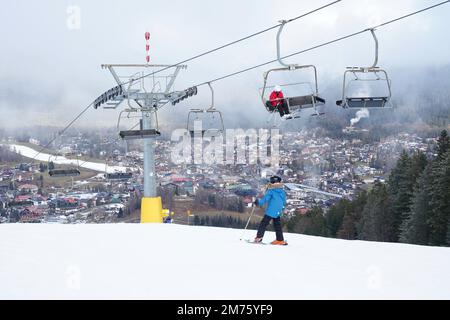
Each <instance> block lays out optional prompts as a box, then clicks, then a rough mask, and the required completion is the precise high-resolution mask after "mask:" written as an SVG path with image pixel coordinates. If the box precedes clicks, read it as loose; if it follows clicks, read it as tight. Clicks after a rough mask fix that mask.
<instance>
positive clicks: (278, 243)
mask: <svg viewBox="0 0 450 320" xmlns="http://www.w3.org/2000/svg"><path fill="white" fill-rule="evenodd" d="M270 244H273V245H278V246H287V242H286V241H280V240H274V241H272V242H271V243H270Z"/></svg>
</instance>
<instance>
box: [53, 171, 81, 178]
mask: <svg viewBox="0 0 450 320" xmlns="http://www.w3.org/2000/svg"><path fill="white" fill-rule="evenodd" d="M48 174H49V175H50V177H53V178H57V177H76V176H79V175H80V174H81V173H80V170H78V169H53V170H49V171H48Z"/></svg>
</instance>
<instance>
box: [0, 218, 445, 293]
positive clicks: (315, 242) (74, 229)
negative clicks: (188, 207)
mask: <svg viewBox="0 0 450 320" xmlns="http://www.w3.org/2000/svg"><path fill="white" fill-rule="evenodd" d="M241 234H242V230H234V229H222V228H209V227H192V226H190V227H189V226H180V225H173V224H172V225H170V224H103V225H55V224H52V225H45V224H35V225H33V224H2V225H0V235H1V244H0V299H16V298H25V299H35V298H43V299H55V298H59V299H61V298H62V299H97V298H101V299H450V277H449V276H448V272H449V270H450V248H437V247H422V246H412V245H404V244H390V243H377V242H364V241H345V240H336V239H326V238H320V237H310V236H303V235H296V234H287V235H286V239H287V240H288V242H289V246H284V247H283V246H271V245H255V244H249V243H246V242H243V241H239V239H240V236H241ZM253 236H254V232H253V231H248V233H247V235H246V237H247V238H251V237H253ZM273 238H274V235H273V234H272V233H268V234H266V237H265V241H271V240H273Z"/></svg>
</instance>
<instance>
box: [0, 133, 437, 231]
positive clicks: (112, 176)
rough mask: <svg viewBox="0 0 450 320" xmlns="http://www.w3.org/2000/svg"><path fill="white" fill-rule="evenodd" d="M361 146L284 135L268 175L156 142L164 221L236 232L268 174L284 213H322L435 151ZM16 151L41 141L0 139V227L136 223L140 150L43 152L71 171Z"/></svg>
mask: <svg viewBox="0 0 450 320" xmlns="http://www.w3.org/2000/svg"><path fill="white" fill-rule="evenodd" d="M363 140H364V139H363V138H361V137H359V136H358V135H347V136H345V137H344V138H342V139H333V138H330V137H323V136H322V135H320V134H317V133H316V132H314V131H308V132H306V131H300V132H286V133H283V143H282V144H280V163H279V165H278V166H276V167H270V168H269V167H267V166H264V165H263V164H261V163H257V164H248V165H244V164H236V165H207V164H189V163H182V164H174V163H173V162H172V161H171V158H170V155H171V148H172V147H173V142H171V141H170V140H168V139H159V140H157V141H156V144H157V147H156V150H157V152H156V159H155V160H156V161H155V162H156V172H157V179H158V194H159V195H160V196H161V197H162V201H163V203H164V206H165V208H167V209H169V210H170V212H171V214H170V220H168V221H170V222H173V223H181V224H189V225H194V224H195V225H217V226H231V227H239V226H240V225H241V224H242V221H245V220H246V219H247V216H248V212H249V210H250V209H249V208H250V207H251V205H252V202H253V201H254V198H255V197H257V196H261V195H262V193H263V191H264V187H265V185H266V183H267V181H268V180H267V179H268V177H269V176H270V175H271V174H274V173H276V174H281V175H282V176H283V177H284V182H285V189H286V191H287V195H288V200H287V207H286V213H287V214H288V215H296V214H305V213H306V212H307V211H308V210H309V209H311V208H312V207H314V206H320V207H322V209H323V210H324V212H326V210H327V208H329V207H330V206H331V205H333V204H334V203H336V202H337V201H339V200H340V199H342V198H348V199H352V197H353V196H354V195H355V193H356V192H357V190H359V189H368V188H370V187H371V185H372V184H373V183H374V182H375V181H380V182H384V181H385V180H386V179H387V174H388V172H389V171H390V169H391V168H392V167H393V165H395V161H396V159H397V158H398V155H399V154H400V153H401V152H402V151H403V150H406V151H408V152H414V151H418V150H420V151H422V152H423V153H424V154H426V155H427V156H432V152H433V151H432V150H433V149H434V145H435V143H436V139H434V138H421V137H419V136H418V135H417V134H408V133H404V134H399V135H395V136H390V137H388V138H384V139H382V140H380V141H378V142H372V143H367V142H364V141H363ZM20 145H21V146H28V147H29V148H31V149H32V150H39V148H40V147H41V145H42V143H41V142H40V141H39V140H38V139H36V138H29V139H28V141H25V142H19V141H17V138H16V137H11V136H9V137H3V139H2V140H1V143H0V151H1V155H0V157H1V159H2V161H1V163H0V222H1V223H15V222H22V223H39V222H46V223H52V222H53V223H108V222H139V219H140V214H139V209H140V203H141V202H140V200H141V198H142V196H143V153H142V152H141V150H140V149H139V145H133V144H130V145H128V144H127V142H124V141H120V142H117V139H113V138H111V139H104V140H103V141H101V142H99V141H97V140H95V138H93V136H91V135H83V134H80V133H77V134H73V135H69V136H67V137H65V139H64V141H62V142H61V143H60V145H58V146H55V149H53V150H52V149H51V148H49V150H48V151H49V152H53V153H54V154H55V155H57V157H65V158H67V159H77V162H76V163H77V165H65V164H64V165H59V164H58V163H57V161H56V160H55V157H56V156H53V155H52V156H49V159H48V161H36V160H34V161H32V159H31V158H27V157H25V156H22V155H21V154H20V153H21V152H20V151H18V150H17V146H20ZM56 147H57V148H56ZM56 159H57V158H56ZM83 161H84V163H87V161H89V162H91V163H97V164H98V166H97V170H92V169H86V168H84V167H83ZM80 164H81V165H80ZM74 166H79V170H80V175H79V176H77V177H59V178H53V177H51V176H50V175H49V167H52V168H55V167H62V168H68V167H74ZM115 167H120V168H123V170H122V172H119V171H117V172H115V171H113V170H111V169H112V168H115ZM50 169H51V168H50ZM274 171H275V172H274ZM105 172H106V173H105ZM194 213H195V214H194ZM261 213H262V211H261Z"/></svg>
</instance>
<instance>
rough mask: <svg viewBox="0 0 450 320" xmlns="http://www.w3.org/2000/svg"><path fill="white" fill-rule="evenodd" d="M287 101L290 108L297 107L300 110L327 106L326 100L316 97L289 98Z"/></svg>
mask: <svg viewBox="0 0 450 320" xmlns="http://www.w3.org/2000/svg"><path fill="white" fill-rule="evenodd" d="M287 101H288V105H289V108H290V107H295V106H299V107H300V108H307V107H310V108H312V107H313V106H314V105H318V104H325V99H322V98H320V97H318V96H314V95H308V96H298V97H292V98H287Z"/></svg>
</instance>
